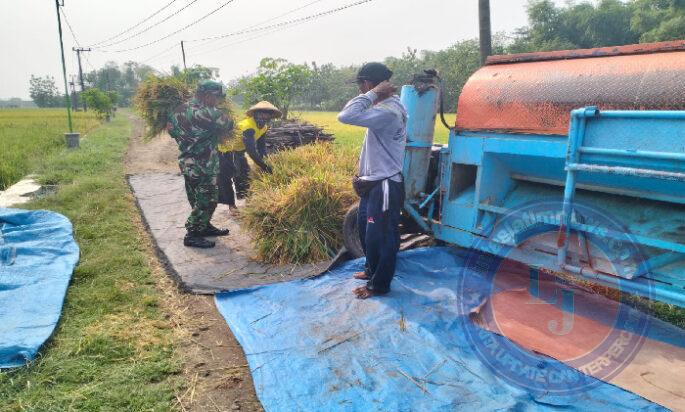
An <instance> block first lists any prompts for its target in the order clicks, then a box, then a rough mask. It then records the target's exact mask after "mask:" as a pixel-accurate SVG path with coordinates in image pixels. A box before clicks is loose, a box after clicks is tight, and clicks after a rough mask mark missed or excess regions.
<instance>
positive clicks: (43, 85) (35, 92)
mask: <svg viewBox="0 0 685 412" xmlns="http://www.w3.org/2000/svg"><path fill="white" fill-rule="evenodd" d="M29 95H30V96H31V99H32V100H33V102H34V103H36V106H38V107H59V106H63V105H64V95H61V94H60V93H59V91H58V89H57V86H56V85H55V78H54V77H52V76H45V77H38V76H34V75H31V79H30V80H29Z"/></svg>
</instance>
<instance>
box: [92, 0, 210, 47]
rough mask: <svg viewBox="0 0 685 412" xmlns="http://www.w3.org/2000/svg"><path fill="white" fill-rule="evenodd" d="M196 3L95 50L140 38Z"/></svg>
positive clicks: (193, 0) (194, 1)
mask: <svg viewBox="0 0 685 412" xmlns="http://www.w3.org/2000/svg"><path fill="white" fill-rule="evenodd" d="M197 2H198V0H192V1H191V2H190V3H188V4H186V5H185V6H183V7H182V8H180V9H178V10H176V11H175V12H173V13H171V14H170V15H168V16H166V17H165V18H164V19H162V20H160V21H158V22H157V23H155V24H152V25H150V26H147V27H145V28H144V29H143V30H141V31H138V32H136V33H133V34H132V35H130V36H128V37H125V38H123V39H120V40H117V41H115V42H112V43H107V44H103V45H101V46H99V47H97V48H98V49H101V48H102V47H111V46H115V45H117V44H121V43H123V42H125V41H128V40H131V39H133V38H136V37H138V36H140V35H141V34H143V33H147V32H148V31H150V30H152V29H154V28H155V27H157V26H159V25H160V24H162V23H165V22H167V21H168V20H169V19H171V18H172V17H174V16H177V15H178V14H179V13H181V12H182V11H183V10H185V9H187V8H188V7H190V6H192V5H193V4H195V3H197ZM101 51H103V52H104V51H105V50H101Z"/></svg>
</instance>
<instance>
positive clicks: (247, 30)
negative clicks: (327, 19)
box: [186, 0, 374, 42]
mask: <svg viewBox="0 0 685 412" xmlns="http://www.w3.org/2000/svg"><path fill="white" fill-rule="evenodd" d="M372 1H374V0H360V1H356V2H354V3H349V4H346V5H344V6H340V7H337V8H335V9H331V10H327V11H323V12H321V13H316V14H312V15H309V16H306V17H301V18H299V19H294V20H288V21H284V22H281V23H276V24H272V25H270V26H263V27H255V28H252V29H244V30H240V31H236V32H232V33H226V34H222V35H219V36H211V37H205V38H202V39H192V40H186V41H187V42H196V41H205V40H216V39H224V38H226V37H232V36H237V35H240V34H248V33H255V32H260V31H264V30H269V29H274V28H279V27H283V26H288V25H291V24H295V23H304V22H307V21H310V20H314V19H317V18H320V17H324V16H328V15H331V14H334V13H338V12H341V11H343V10H347V9H349V8H352V7H356V6H359V5H362V4H365V3H370V2H372Z"/></svg>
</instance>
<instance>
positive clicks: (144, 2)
mask: <svg viewBox="0 0 685 412" xmlns="http://www.w3.org/2000/svg"><path fill="white" fill-rule="evenodd" d="M64 1H65V3H66V4H65V8H64V11H65V13H66V15H67V19H68V21H69V22H70V23H71V26H72V28H73V30H74V32H75V33H76V36H77V39H78V41H79V42H80V44H81V46H84V47H87V46H89V45H93V44H97V43H100V42H102V41H103V40H106V39H108V38H110V37H112V36H115V35H117V34H119V33H121V32H122V31H124V30H126V29H128V28H129V27H131V26H133V25H136V24H137V23H139V22H140V21H141V20H143V19H144V18H146V17H148V16H149V15H150V14H152V13H154V12H155V11H157V10H159V9H160V8H162V7H163V6H164V5H166V4H168V3H170V2H171V1H172V0H106V1H105V0H64ZM193 1H194V3H193ZM356 1H358V0H319V1H313V0H233V1H232V2H230V3H229V4H228V5H226V6H225V7H223V8H222V9H220V10H219V11H218V12H216V13H215V14H213V15H211V16H210V17H208V18H207V19H206V20H203V21H202V22H201V23H199V24H197V25H195V26H193V27H190V28H188V29H187V30H184V31H182V32H180V33H178V34H176V35H173V36H171V37H169V38H168V39H165V40H163V41H160V42H158V43H155V44H152V45H149V46H146V47H142V48H139V49H137V50H133V51H127V52H109V53H107V52H104V51H103V50H110V51H115V50H122V49H130V48H135V47H138V46H141V45H143V44H145V43H149V42H152V41H155V40H157V39H159V38H161V37H164V36H166V35H168V34H170V33H172V32H174V31H176V30H178V29H180V28H182V27H184V26H185V25H187V24H189V23H191V22H193V21H195V20H196V19H198V18H200V17H202V16H204V15H205V14H207V13H209V12H210V11H212V10H214V9H216V8H217V7H219V6H221V5H222V4H224V3H226V2H227V0H175V1H173V3H172V4H171V6H169V7H168V8H167V9H165V10H164V11H162V12H161V13H159V14H158V15H157V16H155V17H153V18H152V19H150V20H149V21H147V22H145V23H143V24H142V25H140V26H139V27H137V28H135V29H133V30H131V31H129V32H128V33H126V34H125V35H123V36H121V37H118V38H116V39H114V40H112V41H110V43H111V42H116V41H119V40H122V39H125V38H126V37H130V36H133V35H136V34H137V33H139V32H141V31H143V30H145V29H147V28H148V27H150V26H154V27H153V28H152V29H150V30H148V31H146V32H145V33H142V34H140V35H137V36H134V37H133V38H131V39H129V40H127V41H124V42H121V43H119V44H115V45H111V46H109V47H103V46H100V49H98V48H96V47H93V51H92V52H91V53H87V55H88V59H87V60H85V59H84V61H83V64H84V66H85V67H84V69H85V70H92V68H93V67H101V66H102V65H103V64H104V63H105V62H107V61H109V60H113V61H116V62H119V63H122V62H124V61H127V60H134V61H138V62H142V61H146V62H147V63H148V64H150V65H152V66H154V67H155V68H157V69H160V70H168V69H169V67H170V66H171V65H172V64H181V51H180V46H179V42H180V41H181V40H185V41H188V42H187V43H186V53H187V56H188V65H192V64H202V65H205V66H210V67H217V68H219V69H220V74H221V78H222V80H224V81H227V80H230V79H232V78H235V77H237V76H240V75H242V74H246V73H250V72H252V71H254V69H255V68H256V66H257V65H258V63H259V60H260V59H261V58H262V57H267V56H268V57H283V58H286V59H288V60H291V61H293V62H298V63H302V62H305V61H306V62H311V61H316V62H317V63H327V62H332V63H335V64H353V63H362V62H366V61H371V60H380V59H383V58H384V57H386V56H391V55H400V54H401V53H402V52H403V51H404V50H406V48H407V47H408V46H411V47H412V48H417V49H419V50H423V49H428V50H437V49H441V48H444V47H446V46H448V45H450V44H452V43H454V42H455V41H458V40H463V39H468V38H473V37H476V36H477V35H478V11H477V5H478V0H373V1H371V2H369V3H366V4H362V5H358V6H356V7H352V8H349V9H347V10H343V11H341V12H338V13H335V14H333V15H330V16H326V17H322V18H319V19H316V20H312V21H308V22H305V23H302V24H299V25H296V26H295V27H291V28H288V29H284V30H279V31H271V32H269V31H267V32H253V33H250V34H245V35H238V36H231V37H227V38H224V39H220V40H215V41H212V42H197V41H192V40H195V39H200V38H205V37H210V36H217V35H222V34H227V33H232V32H236V31H240V30H243V29H249V28H251V27H252V28H254V27H257V26H259V24H260V23H262V22H264V21H266V20H270V19H272V20H271V21H269V22H268V23H264V25H273V24H277V23H279V22H281V21H285V20H291V19H298V18H302V17H306V16H310V15H313V14H316V13H320V12H324V11H327V10H331V9H335V8H338V7H342V6H345V5H347V4H351V3H354V2H356ZM54 3H55V2H54V0H0V16H1V17H0V50H2V55H3V64H2V66H1V67H2V68H1V69H0V74H1V76H0V82H1V83H0V98H9V97H22V98H28V85H29V84H28V81H29V77H30V75H31V74H35V75H41V76H42V75H46V74H49V75H52V76H54V77H55V78H56V79H57V80H58V85H61V84H62V74H61V66H60V55H59V42H58V37H57V23H56V11H55V4H54ZM190 3H193V4H191V5H190V6H188V7H187V8H186V9H185V10H183V11H181V12H180V13H178V14H177V15H175V16H174V17H172V18H170V19H168V20H167V21H166V22H164V23H162V24H158V25H156V23H157V22H159V21H160V20H162V19H164V18H166V17H167V16H169V15H170V14H173V13H174V12H175V11H177V10H179V9H181V8H183V7H185V6H186V5H188V4H190ZM310 3H311V4H310ZM559 3H561V0H560V1H559ZM526 4H527V0H491V7H492V25H493V32H500V31H507V32H511V31H512V30H514V29H516V28H518V27H521V26H523V25H525V24H526V13H525V5H526ZM304 6H306V7H304ZM300 7H302V9H300V10H297V11H295V12H293V13H290V14H287V15H285V16H283V17H281V18H278V19H273V18H274V17H277V16H279V15H282V14H284V13H287V12H289V11H291V10H294V9H297V8H300ZM63 26H64V27H63V29H64V46H65V50H66V59H67V74H68V75H72V74H76V73H77V66H76V56H75V53H73V52H72V51H71V50H72V47H74V46H76V44H75V42H74V39H73V37H72V35H71V33H70V32H69V28H68V27H67V25H66V24H65V23H64V21H63ZM273 30H276V29H273ZM103 45H107V42H105V43H103ZM175 46H177V47H175ZM169 48H171V49H170V50H168V51H167V52H164V51H165V49H169ZM162 52H164V53H162ZM160 53H161V54H160ZM61 89H62V87H60V90H61Z"/></svg>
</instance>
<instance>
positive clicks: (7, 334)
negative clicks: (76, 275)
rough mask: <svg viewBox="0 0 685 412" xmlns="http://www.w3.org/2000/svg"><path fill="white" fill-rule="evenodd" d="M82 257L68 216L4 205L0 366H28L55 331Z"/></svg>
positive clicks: (1, 210) (0, 260)
mask: <svg viewBox="0 0 685 412" xmlns="http://www.w3.org/2000/svg"><path fill="white" fill-rule="evenodd" d="M78 260H79V247H78V245H77V244H76V242H75V241H74V237H73V231H72V226H71V223H70V222H69V220H68V219H67V218H66V217H64V216H62V215H59V214H57V213H53V212H47V211H28V210H20V209H6V208H0V368H12V367H19V366H24V365H26V363H27V362H29V361H31V360H32V359H33V358H34V357H35V356H36V353H37V352H38V349H39V348H40V347H41V345H43V344H44V343H45V341H47V340H48V338H49V337H50V335H52V333H53V332H54V330H55V327H56V326H57V322H58V321H59V317H60V314H61V312H62V304H63V302H64V296H65V294H66V291H67V287H68V286H69V280H70V279H71V275H72V273H73V271H74V267H75V266H76V264H77V263H78Z"/></svg>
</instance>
